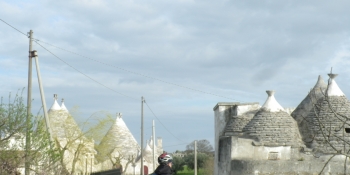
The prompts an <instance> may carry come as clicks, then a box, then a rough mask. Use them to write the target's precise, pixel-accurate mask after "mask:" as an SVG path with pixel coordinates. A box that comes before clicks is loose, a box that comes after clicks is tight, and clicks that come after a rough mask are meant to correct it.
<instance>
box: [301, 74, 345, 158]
mask: <svg viewBox="0 0 350 175" xmlns="http://www.w3.org/2000/svg"><path fill="white" fill-rule="evenodd" d="M328 75H329V78H330V79H329V85H328V88H327V93H326V95H325V96H323V97H322V98H321V99H319V100H318V101H317V103H316V105H314V108H313V109H312V110H311V111H310V112H309V115H308V116H307V118H306V120H307V121H308V122H309V125H308V129H309V133H310V134H309V135H306V136H303V137H305V138H306V139H307V140H305V142H306V143H308V144H307V146H308V147H311V148H314V150H315V151H321V152H323V153H336V152H337V151H341V152H347V150H348V149H349V144H347V143H346V142H348V143H349V141H350V135H349V133H347V132H346V128H350V125H349V124H350V123H349V122H348V121H347V120H348V119H349V114H350V102H349V100H348V99H347V98H346V97H345V95H344V93H343V92H342V91H341V90H340V88H339V86H338V85H337V83H336V82H335V80H334V78H335V77H336V76H337V75H336V74H328ZM344 140H345V142H344ZM344 145H345V147H346V148H345V150H344Z"/></svg>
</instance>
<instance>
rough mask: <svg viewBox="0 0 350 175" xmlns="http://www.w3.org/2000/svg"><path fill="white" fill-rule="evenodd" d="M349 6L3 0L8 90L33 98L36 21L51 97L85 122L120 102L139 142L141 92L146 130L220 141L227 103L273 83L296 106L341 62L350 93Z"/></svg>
mask: <svg viewBox="0 0 350 175" xmlns="http://www.w3.org/2000/svg"><path fill="white" fill-rule="evenodd" d="M349 6H350V2H349V1H345V0H344V1H342V0H339V1H336V2H334V1H332V2H331V1H323V0H321V1H320V0H317V1H316V0H309V1H291V0H285V1H278V0H275V1H274V0H267V1H260V0H251V1H228V0H218V1H208V0H200V1H199V0H167V1H155V0H148V1H143V0H123V1H112V0H69V1H67V0H62V1H48V0H24V1H18V0H15V1H13V0H2V1H0V7H1V11H0V19H1V20H0V38H1V39H0V79H1V81H0V86H1V88H0V95H1V96H3V97H4V99H5V100H6V99H8V95H9V93H11V94H16V93H21V91H22V89H23V88H25V90H24V91H23V96H24V97H25V98H26V94H27V89H26V88H27V85H28V49H29V39H28V37H27V36H26V34H27V32H29V31H30V30H33V32H34V34H33V38H35V39H36V41H37V40H39V41H37V42H38V43H36V42H34V43H33V49H34V50H37V51H38V55H39V64H40V73H41V78H42V82H43V87H44V92H45V97H46V98H45V99H46V102H47V106H48V107H50V106H51V105H52V104H53V94H58V98H59V101H60V99H61V98H64V99H65V105H66V107H67V108H68V110H70V111H71V113H72V115H73V116H74V117H75V118H76V120H77V122H78V123H83V122H86V121H89V122H91V123H93V122H94V121H95V122H96V120H92V118H94V117H92V116H96V115H97V114H99V115H101V116H102V115H103V114H105V113H109V114H111V115H113V116H115V113H117V112H121V113H123V119H124V121H125V123H126V125H127V126H128V128H129V129H130V131H131V132H132V134H133V135H134V137H135V138H136V140H137V141H138V142H139V143H140V138H141V133H140V131H141V130H140V128H141V97H142V96H143V97H144V98H145V100H146V104H147V105H144V132H145V134H144V137H145V139H149V138H150V136H151V135H152V120H155V128H156V129H155V130H156V137H162V139H163V147H164V150H166V151H168V152H174V151H176V150H185V149H186V145H187V144H189V143H190V142H192V141H194V140H202V139H206V140H208V141H210V142H211V144H212V145H213V146H214V112H213V107H214V106H215V105H216V104H217V103H218V102H242V103H244V102H259V103H260V105H262V104H263V103H264V101H265V100H266V98H267V95H266V92H265V91H266V90H275V91H276V94H275V97H276V99H277V101H278V102H279V103H280V104H281V105H282V106H283V107H296V106H297V105H298V104H299V103H300V102H301V101H302V100H303V98H304V97H305V96H306V95H307V93H308V91H309V90H310V89H311V88H312V87H313V86H314V84H315V83H316V81H317V77H318V75H321V76H322V77H323V79H325V80H327V79H328V76H327V73H329V72H330V71H331V69H332V72H333V73H336V74H339V76H338V77H337V78H336V81H337V83H338V85H339V87H340V88H341V89H342V90H343V92H344V93H345V94H346V95H349V94H350V88H349V87H350V69H348V68H349V66H350V33H349V31H350V30H349V29H350V23H349V21H350V11H349V10H348V7H349ZM5 22H6V23H7V24H6V23H5ZM9 25H11V26H12V27H10V26H9ZM14 28H15V29H14ZM39 44H40V45H39ZM42 46H43V47H42ZM32 98H33V108H32V111H33V113H40V106H41V101H40V93H39V86H38V81H37V77H36V71H35V64H34V62H33V95H32Z"/></svg>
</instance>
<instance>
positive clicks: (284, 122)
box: [243, 91, 301, 146]
mask: <svg viewBox="0 0 350 175" xmlns="http://www.w3.org/2000/svg"><path fill="white" fill-rule="evenodd" d="M266 92H267V94H268V97H267V100H266V102H265V104H264V105H263V106H262V107H261V108H260V110H259V111H258V112H257V113H256V114H255V115H254V117H253V119H252V120H251V121H250V122H249V123H248V124H247V125H246V126H245V127H244V128H243V132H244V135H245V136H247V137H248V138H252V139H254V140H255V142H253V143H254V145H256V146H258V145H264V146H300V144H301V139H300V134H299V130H298V127H297V123H296V122H295V120H294V119H293V118H292V117H291V116H290V115H289V114H288V113H287V112H285V111H284V109H283V107H282V106H281V105H280V104H279V103H278V102H277V101H276V99H275V97H274V91H266Z"/></svg>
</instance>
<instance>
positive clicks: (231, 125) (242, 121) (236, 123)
mask: <svg viewBox="0 0 350 175" xmlns="http://www.w3.org/2000/svg"><path fill="white" fill-rule="evenodd" d="M256 112H258V109H257V110H251V111H248V112H246V113H244V114H242V115H238V116H232V117H231V118H230V119H229V121H228V122H227V125H226V127H225V135H241V134H242V133H243V132H242V130H243V128H244V126H246V125H247V124H248V123H249V121H250V120H252V118H253V117H254V115H255V114H256Z"/></svg>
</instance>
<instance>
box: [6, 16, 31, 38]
mask: <svg viewBox="0 0 350 175" xmlns="http://www.w3.org/2000/svg"><path fill="white" fill-rule="evenodd" d="M0 20H1V21H2V22H3V23H5V24H7V25H8V26H10V27H11V28H13V29H15V30H17V32H19V33H21V34H23V35H24V36H27V37H28V35H27V34H25V33H23V32H21V31H20V30H18V29H17V28H15V27H13V26H12V25H10V24H9V23H7V22H6V21H4V20H2V19H1V18H0Z"/></svg>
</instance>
